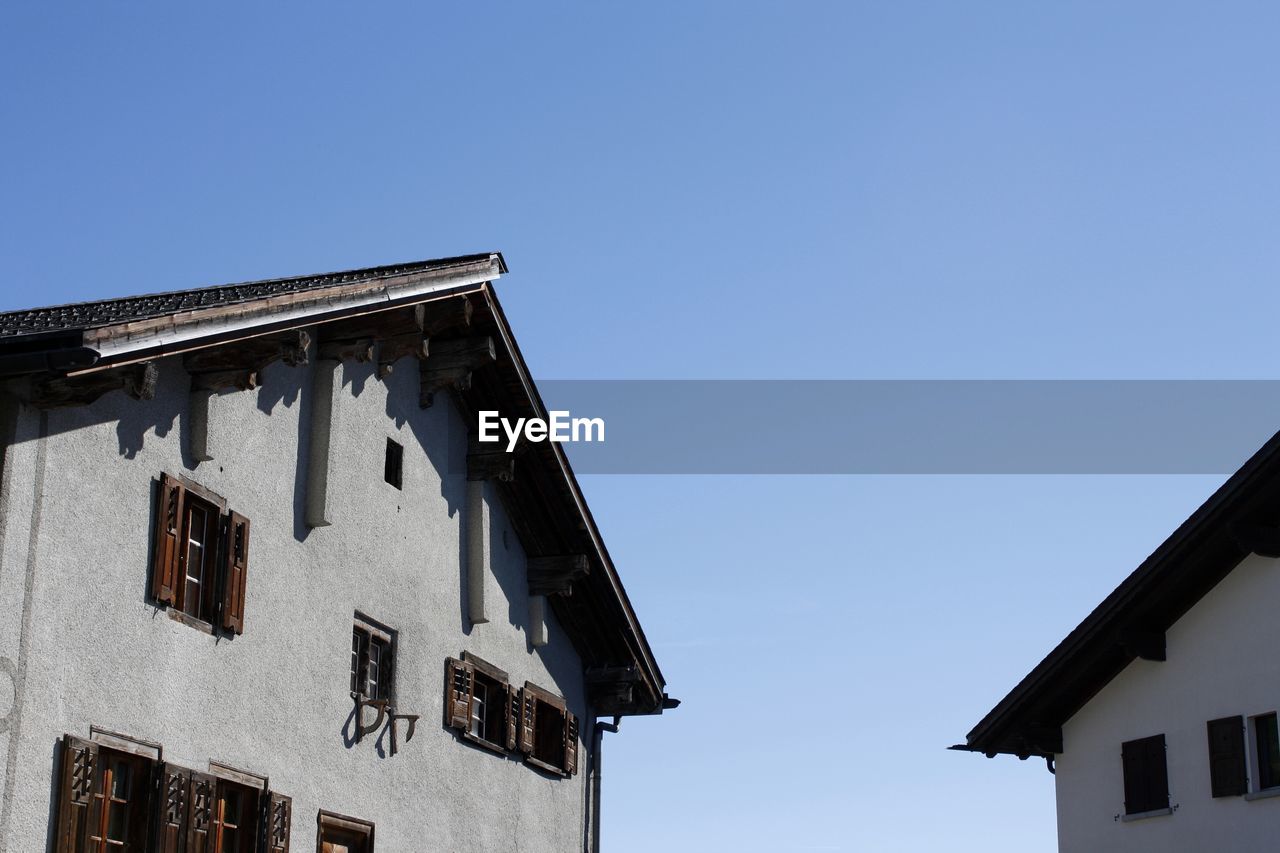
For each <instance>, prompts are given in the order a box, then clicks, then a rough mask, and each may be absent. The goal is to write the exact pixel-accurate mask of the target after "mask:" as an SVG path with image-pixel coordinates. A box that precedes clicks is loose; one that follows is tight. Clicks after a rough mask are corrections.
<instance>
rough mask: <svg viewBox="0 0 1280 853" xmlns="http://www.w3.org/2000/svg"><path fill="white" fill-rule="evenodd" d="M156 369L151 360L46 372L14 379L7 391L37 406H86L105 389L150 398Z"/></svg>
mask: <svg viewBox="0 0 1280 853" xmlns="http://www.w3.org/2000/svg"><path fill="white" fill-rule="evenodd" d="M159 376H160V371H159V369H158V368H157V367H156V364H155V362H153V361H147V362H143V363H141V364H130V365H127V366H125V367H113V368H110V369H108V370H101V371H97V372H95V373H88V374H85V375H82V376H49V377H44V378H41V379H31V378H26V379H16V380H13V381H11V382H9V383H8V386H7V387H8V389H9V391H10V392H11V393H12V394H13V395H14V396H15V397H17V398H18V399H19V400H21V401H22V402H24V403H27V404H29V405H32V406H36V407H38V408H41V409H56V408H61V407H63V406H87V405H88V404H90V403H92V402H94V401H95V400H97V399H98V398H99V397H101V396H102V395H103V394H106V393H107V392H108V391H120V390H123V391H124V392H125V393H126V394H128V395H129V396H130V397H132V398H134V399H135V400H151V399H153V398H154V397H155V396H156V381H157V380H158V378H159Z"/></svg>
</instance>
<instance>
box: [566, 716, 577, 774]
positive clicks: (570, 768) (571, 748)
mask: <svg viewBox="0 0 1280 853" xmlns="http://www.w3.org/2000/svg"><path fill="white" fill-rule="evenodd" d="M564 772H565V773H566V774H567V775H569V776H572V775H574V774H575V773H577V772H578V718H577V717H575V716H574V715H573V714H572V713H571V712H569V711H565V712H564Z"/></svg>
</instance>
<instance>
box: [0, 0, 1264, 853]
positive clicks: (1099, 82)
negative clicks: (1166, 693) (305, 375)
mask: <svg viewBox="0 0 1280 853" xmlns="http://www.w3.org/2000/svg"><path fill="white" fill-rule="evenodd" d="M429 5H435V6H436V8H435V9H432V8H429ZM1277 25H1280V13H1278V12H1277V10H1276V7H1275V6H1274V4H1267V3H1252V4H1245V3H1215V4H1191V3H1178V2H1159V3H1156V2H1129V3H1123V4H1119V3H1114V2H1108V3H1101V2H1077V3H1071V4H1052V5H1051V4H1028V3H1014V2H1008V3H1003V4H996V3H966V4H960V3H947V2H935V3H920V2H883V3H879V4H870V3H853V2H845V3H808V2H795V3H786V4H783V3H772V4H765V3H753V2H742V0H735V2H694V3H679V4H675V3H661V2H660V3H645V4H634V3H633V4H620V3H582V4H576V5H575V4H563V3H510V4H487V3H467V4H459V3H455V4H413V5H412V6H411V5H409V4H404V5H396V4H388V3H377V4H359V5H357V4H350V3H343V4H324V3H317V2H309V3H305V4H303V3H286V2H272V3H258V4H252V5H250V4H239V3H231V2H221V3H205V4H199V5H197V4H192V3H164V4H159V3H145V2H139V1H138V0H130V2H127V3H125V2H102V0H98V2H93V3H86V4H72V3H58V2H46V3H22V4H7V5H6V8H5V9H4V10H3V12H0V67H2V68H3V81H4V85H3V87H2V89H0V130H2V132H0V163H2V165H0V169H2V170H3V182H2V183H0V186H2V187H3V191H2V194H0V259H2V260H3V263H4V268H5V270H6V275H5V278H4V286H3V287H4V289H3V297H2V304H0V308H17V307H26V306H29V305H34V304H49V303H54V302H62V301H73V300H80V299H91V298H99V297H105V296H111V295H122V294H128V293H136V292H144V291H152V290H163V289H171V288H180V287H189V286H196V285H200V284H212V283H219V282H225V281H236V280H243V279H250V278H262V277H268V276H276V275H291V274H300V273H306V272H312V271H323V270H330V269H341V268H346V267H356V266H364V265H369V264H376V263H384V262H393V261H399V260H408V259H416V258H424V257H435V256H441V255H451V254H461V253H467V252H475V251H487V250H492V249H498V250H501V251H503V252H504V253H505V254H506V257H507V260H508V262H509V263H510V265H511V268H512V274H511V275H510V277H509V278H508V279H507V280H506V281H504V282H503V284H502V286H501V293H502V297H503V300H504V303H505V305H506V306H507V309H508V313H509V314H510V315H511V317H512V320H513V322H514V324H515V327H516V330H517V333H518V334H519V336H520V340H521V344H522V347H523V349H524V351H525V353H526V355H527V357H528V359H529V361H530V363H531V365H532V367H533V369H534V371H535V373H536V374H537V375H538V376H541V377H546V378H565V379H572V378H625V377H633V378H665V377H699V378H718V377H726V378H812V377H823V378H864V377H865V378H900V377H916V378H960V377H964V378H988V377H1009V378H1062V377H1072V378H1092V377H1100V378H1163V377H1171V378H1242V377H1250V378H1252V377H1260V378H1277V374H1278V373H1280V371H1277V369H1276V361H1277V358H1278V356H1277V347H1276V343H1275V342H1276V334H1275V318H1276V317H1277V316H1280V289H1277V288H1276V287H1274V282H1275V280H1276V275H1277V266H1278V264H1280V240H1277V239H1276V238H1277V222H1280V216H1278V214H1280V210H1278V209H1277V208H1280V159H1278V158H1277V157H1276V152H1277V150H1280V110H1277V109H1276V103H1277V101H1278V98H1277V92H1276V88H1277V85H1276V84H1277V80H1278V79H1280V77H1278V75H1277V72H1278V71H1280V56H1278V54H1277V52H1276V50H1275V34H1276V32H1277ZM761 405H762V406H764V405H768V401H767V400H762V401H761ZM1219 479H1220V478H1212V477H1173V476H1167V477H1145V478H1143V477H1136V478H1123V477H900V478H893V477H857V478H854V477H850V478H837V477H828V478H799V477H796V478H788V477H761V478H747V477H704V478H695V477H603V476H599V477H591V478H587V480H586V481H585V483H584V486H585V488H586V490H587V493H588V496H589V498H590V499H591V501H592V505H593V508H594V510H595V512H596V515H597V518H598V519H599V521H600V522H601V524H602V526H603V529H604V532H605V535H606V537H607V538H608V540H609V543H610V546H611V550H612V551H613V553H614V555H615V557H616V559H617V561H618V563H619V565H620V568H621V571H622V573H623V577H624V579H625V581H626V582H627V585H628V589H629V590H630V593H631V596H632V599H633V601H634V603H635V604H636V606H637V608H638V610H639V612H640V614H641V615H642V618H643V619H644V622H645V625H646V627H647V629H648V633H649V636H650V637H651V639H652V640H653V643H654V646H655V648H656V651H657V653H658V655H659V658H660V661H661V663H662V665H663V668H664V670H665V673H666V675H667V677H668V679H669V681H670V685H671V691H672V693H673V694H674V695H676V696H679V697H680V698H682V699H683V700H685V702H684V705H683V706H682V707H681V708H680V709H679V710H678V711H677V712H676V713H674V714H671V715H669V716H665V717H662V718H658V719H644V720H627V721H625V722H624V723H623V727H622V732H621V734H619V735H616V736H615V735H610V736H609V741H608V742H607V755H606V768H607V777H606V786H607V789H608V793H607V795H606V800H605V810H606V826H605V836H606V844H605V847H606V849H607V850H609V851H611V853H614V852H616V851H624V853H625V851H649V850H655V849H664V850H678V851H685V850H688V851H705V850H736V851H770V853H771V852H772V851H789V850H858V851H924V850H929V851H934V850H960V851H983V853H990V852H991V851H1010V853H1015V851H1016V853H1037V851H1051V850H1053V849H1054V847H1055V837H1054V814H1053V792H1052V780H1051V777H1050V776H1049V775H1048V774H1047V773H1046V772H1045V770H1044V767H1043V764H1042V763H1036V762H1026V763H1020V762H1018V761H1016V760H1014V759H1009V758H1002V759H999V760H995V761H987V760H985V759H982V758H980V757H976V756H970V755H960V754H955V753H948V752H945V751H944V749H943V748H944V747H946V746H947V745H948V744H951V743H954V742H956V741H958V740H961V739H962V738H963V736H964V733H965V732H966V731H967V730H968V728H969V727H970V725H971V724H973V723H974V722H976V721H977V719H978V718H979V717H980V716H981V715H982V714H983V713H984V712H985V711H986V710H987V709H988V708H989V707H990V706H991V705H992V704H993V703H994V702H995V701H996V700H998V699H999V698H1000V697H1001V696H1002V695H1003V694H1004V692H1005V691H1006V690H1007V689H1008V688H1010V687H1011V686H1012V685H1013V684H1014V683H1015V682H1016V681H1017V679H1018V678H1020V677H1021V676H1022V675H1023V674H1024V673H1025V672H1026V671H1027V670H1028V669H1029V668H1030V667H1031V666H1032V665H1034V663H1035V662H1036V661H1038V660H1039V659H1040V657H1041V656H1042V655H1043V654H1044V653H1045V652H1046V651H1048V649H1049V648H1051V647H1052V645H1053V644H1054V643H1056V642H1057V641H1058V640H1059V639H1060V638H1061V637H1062V636H1063V635H1064V634H1065V633H1066V631H1067V630H1069V629H1070V628H1071V627H1072V626H1074V625H1075V624H1076V622H1078V621H1079V619H1081V618H1082V617H1083V616H1084V615H1085V613H1086V612H1087V611H1088V610H1089V609H1090V608H1091V607H1092V606H1093V605H1094V604H1095V603H1096V602H1097V601H1098V600H1100V599H1101V597H1102V596H1103V595H1104V594H1105V593H1106V592H1108V591H1109V590H1110V589H1111V588H1112V587H1113V586H1114V585H1115V584H1116V583H1117V582H1118V581H1119V580H1120V579H1121V578H1122V577H1123V576H1124V575H1125V574H1127V573H1128V572H1129V571H1130V570H1131V569H1132V568H1133V567H1134V566H1136V565H1137V563H1138V562H1139V561H1140V560H1141V559H1142V558H1143V557H1144V556H1145V555H1146V554H1147V553H1149V552H1150V551H1151V550H1152V549H1153V548H1154V547H1155V546H1156V545H1157V544H1158V543H1159V541H1160V540H1161V539H1163V538H1164V536H1165V535H1167V534H1168V533H1169V532H1170V531H1171V530H1172V529H1173V528H1174V526H1175V525H1176V524H1177V523H1178V522H1179V521H1181V520H1182V519H1183V518H1184V517H1185V516H1186V515H1187V514H1188V513H1189V512H1190V511H1191V510H1192V509H1193V508H1194V507H1195V506H1196V505H1197V504H1198V503H1199V502H1200V501H1201V500H1202V499H1203V498H1204V497H1205V496H1207V495H1208V493H1209V492H1210V491H1211V490H1212V488H1213V487H1214V486H1215V485H1216V483H1217V482H1218V480H1219ZM796 705H800V706H803V707H805V708H807V709H809V713H807V714H805V715H802V717H801V718H800V719H794V718H792V717H791V715H790V713H789V711H788V709H789V708H791V707H794V706H796Z"/></svg>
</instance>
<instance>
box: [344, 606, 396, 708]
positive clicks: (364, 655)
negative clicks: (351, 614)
mask: <svg viewBox="0 0 1280 853" xmlns="http://www.w3.org/2000/svg"><path fill="white" fill-rule="evenodd" d="M394 648H395V632H394V631H392V630H391V629H390V628H388V627H386V626H385V625H381V624H379V623H376V622H374V621H373V620H371V619H369V618H368V617H366V616H362V615H361V614H359V613H357V614H356V618H355V624H354V625H353V626H352V629H351V694H352V696H353V697H356V696H358V697H360V698H363V699H366V700H386V701H391V685H392V675H393V674H394V664H395V661H394Z"/></svg>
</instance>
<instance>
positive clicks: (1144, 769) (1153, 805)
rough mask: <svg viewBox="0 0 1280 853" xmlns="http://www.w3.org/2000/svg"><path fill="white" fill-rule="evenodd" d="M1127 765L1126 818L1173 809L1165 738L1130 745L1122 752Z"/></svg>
mask: <svg viewBox="0 0 1280 853" xmlns="http://www.w3.org/2000/svg"><path fill="white" fill-rule="evenodd" d="M1120 754H1121V760H1122V763H1123V765H1124V810H1125V814H1131V815H1132V814H1142V813H1143V812H1151V811H1157V810H1159V809H1167V808H1169V773H1168V765H1167V763H1166V761H1167V759H1166V755H1165V742H1164V735H1162V734H1159V735H1152V736H1151V737H1146V738H1141V739H1139V740H1131V741H1126V742H1125V743H1124V744H1123V745H1122V746H1121V750H1120Z"/></svg>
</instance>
